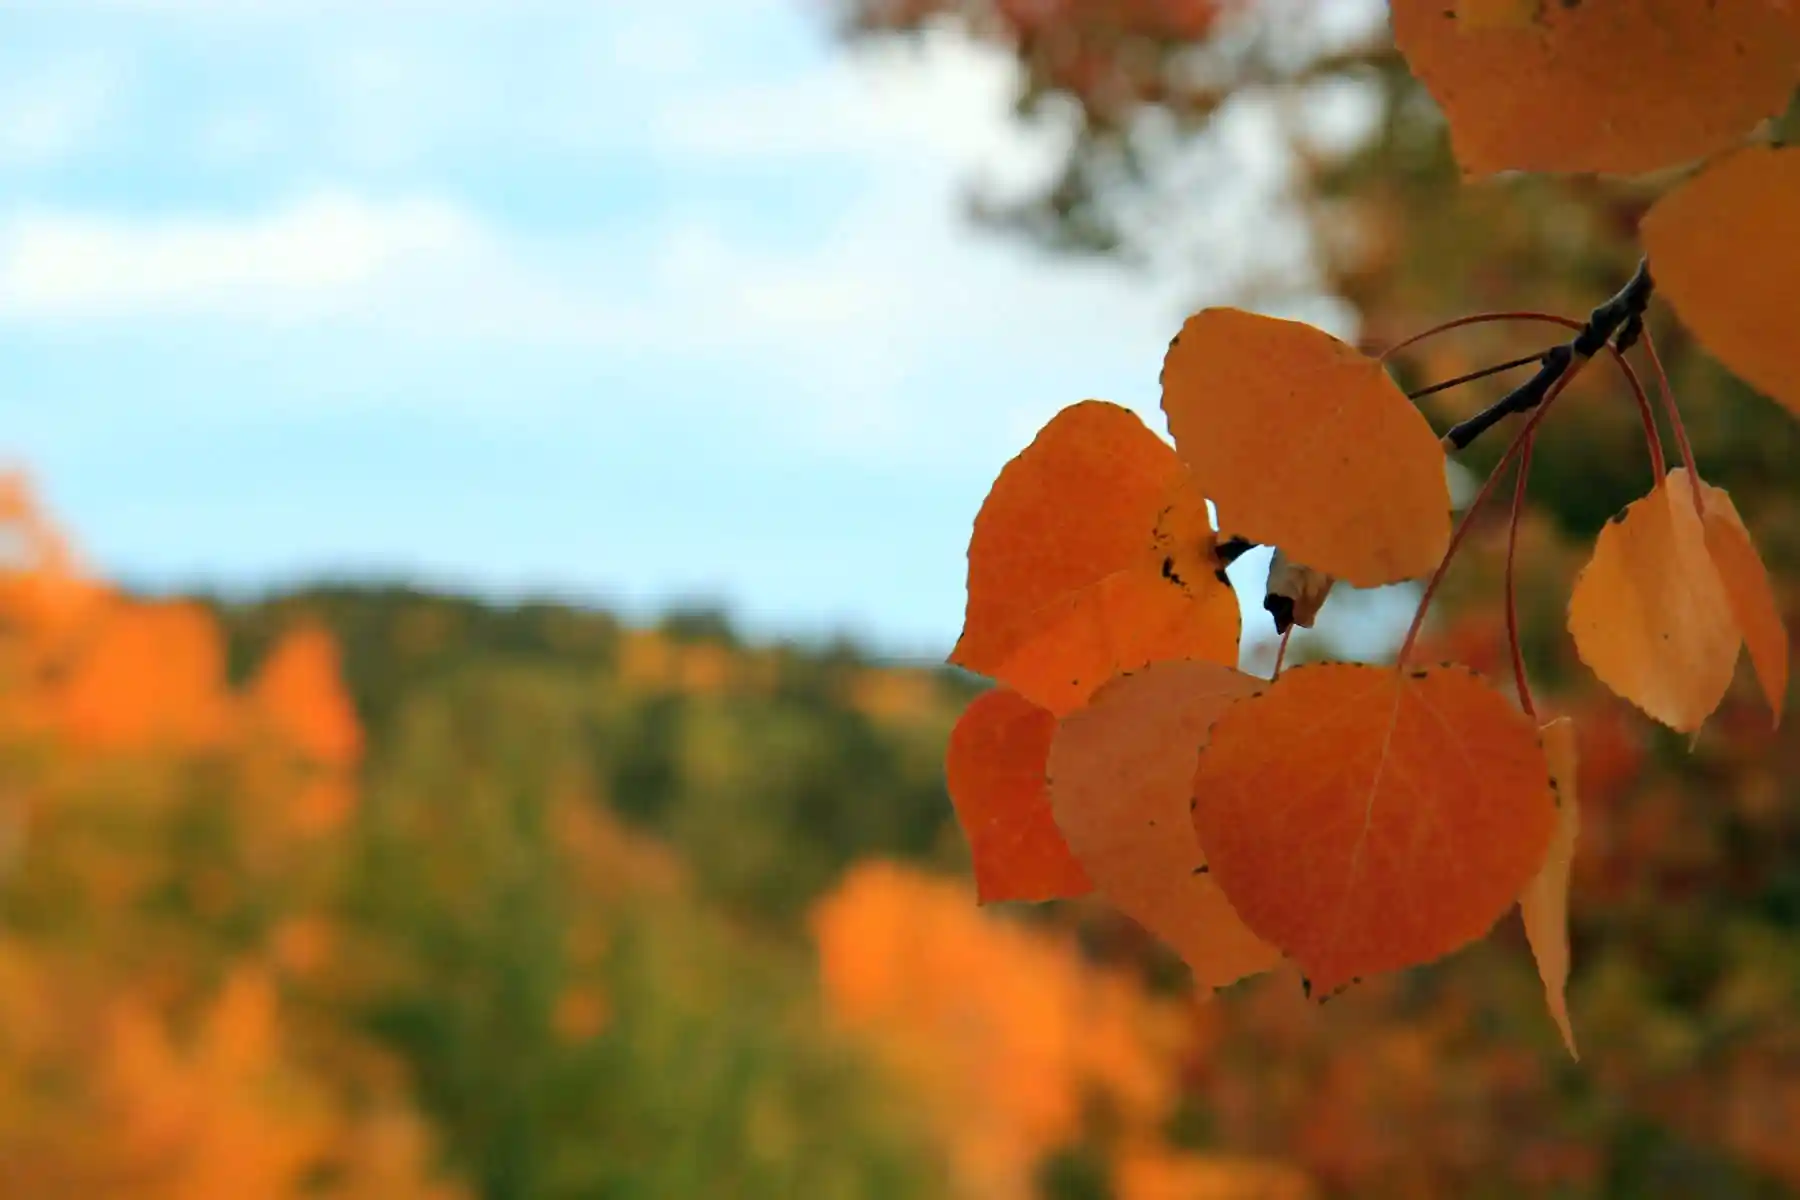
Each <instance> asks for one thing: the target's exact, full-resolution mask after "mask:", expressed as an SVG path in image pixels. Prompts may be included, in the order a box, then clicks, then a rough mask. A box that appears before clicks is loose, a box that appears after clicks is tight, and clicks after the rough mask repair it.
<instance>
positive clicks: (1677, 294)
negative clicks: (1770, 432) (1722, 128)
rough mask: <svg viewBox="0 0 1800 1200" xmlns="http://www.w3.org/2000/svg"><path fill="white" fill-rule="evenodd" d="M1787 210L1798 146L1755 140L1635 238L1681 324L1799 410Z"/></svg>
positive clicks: (1663, 208) (1799, 260) (1796, 243)
mask: <svg viewBox="0 0 1800 1200" xmlns="http://www.w3.org/2000/svg"><path fill="white" fill-rule="evenodd" d="M1796 11H1800V8H1796ZM1796 213H1800V147H1789V148H1787V149H1781V150H1776V149H1770V148H1768V147H1762V146H1759V147H1756V148H1754V149H1749V150H1740V151H1738V152H1737V153H1735V154H1732V155H1730V156H1729V157H1726V158H1724V159H1721V160H1720V161H1718V162H1716V163H1713V164H1712V165H1711V166H1709V167H1707V168H1706V169H1705V170H1704V171H1702V172H1700V174H1699V175H1697V176H1695V177H1694V178H1693V179H1691V180H1689V181H1688V182H1686V183H1684V184H1682V185H1681V186H1680V187H1678V188H1676V189H1675V190H1674V191H1672V192H1670V193H1669V194H1668V195H1666V196H1664V197H1663V198H1662V199H1660V200H1658V201H1657V202H1656V205H1655V206H1654V207H1653V208H1651V210H1650V212H1649V213H1648V214H1647V215H1646V216H1645V217H1644V222H1643V239H1644V249H1645V250H1646V251H1647V252H1648V253H1649V255H1650V267H1651V269H1652V271H1654V272H1655V275H1656V290H1657V291H1658V292H1659V293H1660V294H1661V295H1662V296H1664V297H1665V298H1666V299H1667V300H1668V301H1669V303H1670V304H1672V305H1674V307H1675V312H1676V314H1677V315H1678V316H1680V318H1681V321H1682V324H1684V325H1686V326H1687V327H1688V328H1689V329H1691V330H1693V332H1694V335H1695V336H1696V337H1698V338H1699V339H1700V344H1701V345H1702V346H1705V347H1706V349H1707V350H1708V351H1710V352H1711V353H1712V354H1714V355H1715V356H1717V357H1718V359H1719V360H1720V361H1721V362H1723V363H1724V364H1725V365H1726V366H1728V367H1730V368H1731V369H1732V370H1733V371H1735V372H1736V373H1737V374H1738V375H1740V376H1742V377H1743V378H1744V380H1745V381H1746V382H1748V383H1749V384H1750V386H1752V387H1754V388H1756V389H1757V390H1758V391H1760V392H1763V393H1765V394H1766V395H1768V396H1769V397H1770V398H1772V399H1774V400H1777V401H1779V402H1780V403H1782V404H1784V405H1786V406H1787V408H1788V409H1789V410H1790V411H1792V412H1794V413H1795V414H1800V338H1796V337H1795V336H1794V316H1793V314H1794V313H1795V312H1796V311H1800V237H1795V236H1793V235H1792V231H1793V226H1794V222H1795V220H1796V219H1797V218H1796V217H1795V214H1796ZM1777 231H1783V232H1777Z"/></svg>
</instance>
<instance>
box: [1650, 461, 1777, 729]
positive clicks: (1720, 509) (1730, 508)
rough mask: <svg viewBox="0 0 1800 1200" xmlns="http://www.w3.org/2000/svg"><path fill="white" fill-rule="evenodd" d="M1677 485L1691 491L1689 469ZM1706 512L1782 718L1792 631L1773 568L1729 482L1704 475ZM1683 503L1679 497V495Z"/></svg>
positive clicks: (1729, 590)
mask: <svg viewBox="0 0 1800 1200" xmlns="http://www.w3.org/2000/svg"><path fill="white" fill-rule="evenodd" d="M1679 475H1680V478H1679V479H1677V480H1676V481H1675V482H1674V484H1672V486H1673V487H1675V488H1677V489H1678V490H1679V491H1681V492H1686V491H1687V490H1688V488H1687V472H1686V471H1682V472H1679ZM1700 490H1701V493H1702V495H1703V496H1704V498H1705V503H1706V512H1705V514H1704V515H1703V516H1702V518H1701V523H1702V525H1703V526H1704V528H1705V530H1706V552H1707V554H1708V556H1709V557H1711V559H1712V564H1713V567H1714V569H1716V570H1717V571H1718V572H1719V582H1720V583H1721V584H1723V585H1724V587H1725V599H1726V600H1727V601H1728V602H1729V603H1730V605H1731V615H1732V618H1733V619H1734V620H1735V621H1736V622H1737V626H1738V632H1739V633H1740V634H1741V635H1743V639H1744V646H1745V647H1746V648H1747V649H1748V650H1749V651H1750V663H1751V665H1752V666H1754V667H1755V668H1756V678H1757V681H1758V682H1760V683H1761V684H1762V690H1763V695H1764V696H1765V697H1766V698H1767V699H1768V701H1769V709H1770V711H1771V712H1773V713H1774V715H1775V723H1776V724H1778V725H1779V724H1780V723H1781V710H1782V705H1783V702H1784V701H1785V700H1786V699H1787V685H1788V632H1787V624H1786V623H1785V622H1784V621H1783V620H1782V619H1781V609H1780V607H1779V606H1778V605H1777V604H1776V603H1775V591H1774V589H1773V588H1772V587H1770V586H1769V571H1768V568H1767V567H1765V566H1763V560H1762V555H1760V554H1758V553H1757V552H1756V543H1755V542H1752V541H1751V540H1750V531H1749V530H1748V529H1746V528H1745V527H1744V519H1743V518H1742V517H1740V516H1739V515H1738V510H1737V506H1736V505H1734V504H1733V503H1732V502H1731V496H1730V494H1729V493H1727V492H1726V491H1725V489H1724V488H1718V487H1714V486H1713V485H1712V484H1710V483H1707V482H1706V481H1705V480H1701V481H1700ZM1676 502H1677V503H1679V502H1680V501H1679V499H1678V500H1677V501H1676Z"/></svg>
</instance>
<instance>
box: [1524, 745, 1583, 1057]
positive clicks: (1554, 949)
mask: <svg viewBox="0 0 1800 1200" xmlns="http://www.w3.org/2000/svg"><path fill="white" fill-rule="evenodd" d="M1538 736H1539V737H1540V738H1541V739H1542V740H1543V744H1544V757H1545V758H1546V759H1548V760H1549V763H1550V782H1551V784H1552V786H1554V787H1555V788H1556V832H1555V833H1554V834H1553V835H1551V838H1550V849H1549V851H1548V853H1546V854H1545V855H1544V865H1543V866H1541V867H1539V868H1538V873H1537V874H1536V875H1534V876H1532V878H1531V882H1530V883H1528V884H1526V885H1525V890H1524V891H1523V892H1521V893H1519V917H1520V919H1521V920H1522V921H1523V922H1524V924H1525V938H1526V940H1527V941H1529V942H1530V943H1531V956H1532V957H1533V958H1534V959H1536V960H1537V969H1538V977H1539V978H1540V979H1542V980H1543V981H1544V1001H1545V1003H1546V1004H1548V1005H1549V1007H1550V1016H1551V1018H1552V1019H1553V1020H1554V1021H1555V1022H1556V1028H1557V1030H1558V1031H1559V1032H1561V1034H1562V1040H1563V1045H1564V1046H1567V1047H1568V1049H1569V1057H1570V1058H1573V1059H1576V1060H1579V1059H1580V1058H1581V1053H1580V1051H1578V1050H1576V1048H1575V1029H1574V1027H1573V1026H1572V1025H1570V1024H1569V999H1568V995H1567V991H1568V984H1569V872H1570V870H1571V868H1573V867H1574V865H1575V839H1576V838H1577V837H1578V836H1580V833H1581V807H1580V804H1579V801H1578V800H1577V797H1576V794H1575V790H1576V789H1575V781H1576V766H1577V762H1576V755H1575V722H1573V721H1571V720H1570V719H1569V718H1568V717H1558V718H1557V719H1556V720H1554V721H1551V722H1550V723H1549V724H1548V725H1545V726H1544V727H1543V728H1542V729H1540V730H1539V731H1538Z"/></svg>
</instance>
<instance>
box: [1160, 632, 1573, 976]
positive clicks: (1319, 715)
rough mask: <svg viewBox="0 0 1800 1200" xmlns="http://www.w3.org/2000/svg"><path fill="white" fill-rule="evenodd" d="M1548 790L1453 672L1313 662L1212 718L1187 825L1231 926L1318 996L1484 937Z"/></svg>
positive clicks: (1470, 678)
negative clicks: (1270, 950)
mask: <svg viewBox="0 0 1800 1200" xmlns="http://www.w3.org/2000/svg"><path fill="white" fill-rule="evenodd" d="M1549 781H1550V771H1549V767H1548V765H1547V763H1546V761H1545V758H1544V751H1543V747H1542V746H1541V745H1540V744H1539V742H1538V736H1537V730H1536V729H1535V728H1533V726H1532V724H1531V722H1530V721H1529V720H1527V719H1526V718H1525V717H1524V716H1523V715H1522V714H1521V713H1519V712H1518V711H1517V710H1516V709H1514V708H1513V707H1512V706H1511V705H1510V704H1508V703H1507V700H1506V698H1505V697H1504V696H1502V695H1501V694H1500V693H1499V692H1497V691H1495V690H1494V689H1493V688H1491V687H1489V686H1488V685H1487V684H1486V683H1485V682H1484V681H1483V680H1482V679H1481V678H1480V677H1479V676H1477V675H1476V674H1475V673H1474V672H1472V671H1470V670H1468V669H1467V668H1464V667H1455V666H1444V667H1436V668H1431V669H1424V670H1416V669H1407V670H1404V671H1399V670H1394V669H1391V668H1385V667H1373V666H1364V665H1360V664H1351V663H1324V664H1316V665H1309V666H1303V667H1296V668H1294V669H1292V670H1290V671H1286V672H1283V674H1282V675H1281V676H1280V678H1278V679H1276V680H1275V681H1274V682H1273V683H1272V684H1270V685H1269V687H1268V688H1267V689H1266V690H1265V691H1263V692H1262V694H1260V695H1257V696H1252V697H1249V698H1247V699H1243V700H1240V701H1238V702H1237V703H1236V704H1235V705H1233V706H1232V707H1231V708H1230V709H1229V710H1227V711H1226V713H1225V714H1224V715H1223V716H1222V717H1220V718H1219V719H1218V721H1216V722H1215V723H1214V724H1213V727H1212V735H1211V738H1210V739H1209V740H1208V742H1207V744H1206V746H1205V748H1204V749H1202V750H1201V752H1200V762H1199V767H1198V769H1197V770H1196V771H1195V774H1194V783H1193V788H1194V810H1193V816H1194V827H1195V829H1196V831H1197V832H1198V833H1199V835H1200V845H1201V847H1202V848H1203V849H1204V851H1205V853H1206V858H1207V862H1208V863H1209V864H1210V866H1211V869H1212V870H1211V873H1212V876H1213V877H1214V878H1215V879H1216V880H1217V881H1218V884H1219V886H1220V888H1222V889H1223V890H1224V892H1225V896H1226V898H1227V899H1228V900H1230V902H1231V905H1232V907H1233V908H1234V909H1236V910H1237V912H1238V914H1239V915H1240V916H1241V917H1242V918H1243V920H1244V923H1245V924H1246V925H1248V926H1249V927H1250V929H1251V930H1252V931H1253V932H1255V933H1256V934H1258V935H1259V936H1261V937H1263V938H1265V939H1267V940H1268V941H1270V942H1272V943H1273V944H1274V945H1276V946H1278V947H1279V948H1280V949H1281V950H1282V951H1284V952H1285V953H1286V954H1287V955H1288V956H1289V957H1291V958H1292V959H1294V961H1295V963H1296V964H1297V965H1298V966H1299V967H1300V969H1301V970H1302V971H1304V972H1305V973H1306V974H1307V976H1309V977H1310V981H1311V985H1312V993H1313V994H1314V995H1330V994H1331V993H1332V992H1334V991H1336V990H1337V989H1338V988H1339V987H1341V986H1342V985H1344V984H1345V983H1348V982H1350V981H1351V980H1352V979H1354V978H1356V977H1359V976H1363V975H1368V974H1372V973H1374V972H1377V971H1388V970H1398V969H1399V968H1402V967H1408V966H1412V965H1414V964H1417V963H1422V962H1427V961H1430V960H1431V959H1434V958H1438V957H1440V956H1442V955H1445V954H1448V953H1450V952H1451V951H1452V950H1455V949H1457V948H1458V947H1460V946H1462V945H1464V944H1466V943H1468V942H1470V941H1473V940H1474V939H1476V938H1478V937H1480V936H1481V935H1482V934H1484V933H1486V932H1487V931H1488V929H1490V928H1491V927H1492V926H1493V923H1494V921H1495V920H1496V919H1497V918H1499V917H1500V915H1501V914H1502V913H1504V912H1505V911H1506V909H1507V908H1508V907H1509V906H1510V905H1511V904H1512V903H1513V902H1514V900H1515V899H1516V898H1517V897H1518V895H1519V892H1520V890H1521V889H1522V888H1523V887H1524V886H1525V884H1526V882H1527V881H1528V880H1529V879H1530V878H1531V876H1532V875H1533V873H1534V872H1536V871H1537V869H1538V867H1539V866H1540V865H1541V864H1542V862H1543V860H1544V851H1545V848H1546V847H1547V846H1548V845H1549V844H1550V834H1551V830H1552V827H1553V826H1554V824H1555V820H1556V810H1555V804H1554V802H1553V799H1552V793H1551V789H1550V782H1549Z"/></svg>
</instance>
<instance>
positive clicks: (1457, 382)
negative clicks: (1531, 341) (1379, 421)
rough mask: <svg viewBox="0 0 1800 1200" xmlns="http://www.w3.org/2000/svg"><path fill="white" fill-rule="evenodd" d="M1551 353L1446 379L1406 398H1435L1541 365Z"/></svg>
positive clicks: (1411, 393) (1543, 353)
mask: <svg viewBox="0 0 1800 1200" xmlns="http://www.w3.org/2000/svg"><path fill="white" fill-rule="evenodd" d="M1552 349H1554V347H1552ZM1549 353H1550V351H1549V350H1540V351H1538V352H1537V353H1536V354H1526V355H1524V356H1522V357H1519V358H1515V359H1513V360H1511V361H1510V362H1503V363H1495V364H1494V365H1493V366H1491V367H1482V368H1481V369H1480V370H1478V371H1470V372H1468V373H1467V374H1465V375H1458V376H1457V377H1456V378H1454V379H1446V380H1444V381H1443V382H1442V383H1434V384H1432V385H1430V386H1429V387H1422V388H1420V389H1419V390H1418V391H1416V392H1408V393H1406V398H1407V399H1408V400H1422V399H1424V398H1425V397H1426V396H1433V395H1436V394H1437V393H1438V392H1447V391H1449V390H1450V389H1451V388H1453V387H1461V386H1462V385H1463V384H1465V383H1474V382H1475V381H1476V380H1477V379H1486V378H1487V377H1488V376H1489V375H1498V374H1500V373H1501V372H1502V371H1510V370H1512V369H1513V368H1514V367H1522V366H1525V365H1526V364H1527V363H1541V362H1543V361H1544V356H1545V355H1547V354H1549Z"/></svg>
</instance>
